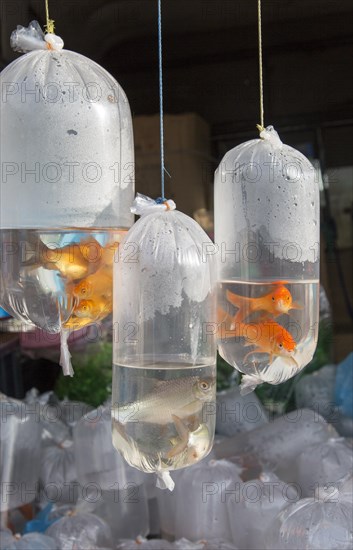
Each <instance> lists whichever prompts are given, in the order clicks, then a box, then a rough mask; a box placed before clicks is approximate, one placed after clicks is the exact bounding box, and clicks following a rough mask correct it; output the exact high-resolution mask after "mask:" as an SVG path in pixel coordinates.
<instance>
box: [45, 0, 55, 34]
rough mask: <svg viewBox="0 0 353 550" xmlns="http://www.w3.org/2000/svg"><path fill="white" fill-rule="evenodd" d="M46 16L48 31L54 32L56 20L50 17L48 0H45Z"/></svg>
mask: <svg viewBox="0 0 353 550" xmlns="http://www.w3.org/2000/svg"><path fill="white" fill-rule="evenodd" d="M45 16H46V19H47V24H46V25H45V29H46V32H48V33H50V34H54V20H53V19H50V17H49V5H48V0H45Z"/></svg>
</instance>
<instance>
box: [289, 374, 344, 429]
mask: <svg viewBox="0 0 353 550" xmlns="http://www.w3.org/2000/svg"><path fill="white" fill-rule="evenodd" d="M336 372H337V367H336V365H325V366H324V367H322V368H321V369H320V370H318V371H315V372H313V373H312V374H308V375H306V376H303V377H302V378H300V380H298V382H297V383H296V385H295V402H296V405H297V407H298V408H303V407H308V408H310V409H313V410H314V411H317V412H318V413H319V414H321V415H322V416H324V417H326V418H327V419H328V421H330V422H332V419H333V413H334V405H335V403H334V398H335V380H336Z"/></svg>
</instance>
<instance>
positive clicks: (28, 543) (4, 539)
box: [0, 531, 57, 550]
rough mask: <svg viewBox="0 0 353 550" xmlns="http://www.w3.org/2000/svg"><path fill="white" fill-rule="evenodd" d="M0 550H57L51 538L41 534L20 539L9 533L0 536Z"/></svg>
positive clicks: (29, 534) (28, 535) (18, 536)
mask: <svg viewBox="0 0 353 550" xmlns="http://www.w3.org/2000/svg"><path fill="white" fill-rule="evenodd" d="M0 550H57V544H56V542H55V540H54V539H53V538H52V537H49V536H47V535H42V534H41V533H28V534H27V535H24V536H23V537H21V536H20V535H15V536H13V535H12V533H11V531H10V532H9V533H7V532H6V533H5V534H3V531H1V534H0Z"/></svg>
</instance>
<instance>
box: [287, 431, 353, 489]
mask: <svg viewBox="0 0 353 550" xmlns="http://www.w3.org/2000/svg"><path fill="white" fill-rule="evenodd" d="M296 465H297V481H298V483H299V485H300V487H301V490H302V492H303V493H302V494H303V496H304V497H312V496H314V493H315V488H316V487H317V486H318V485H335V484H337V481H338V480H339V479H341V478H343V477H344V476H346V475H348V474H349V473H350V472H352V471H353V449H352V445H349V444H348V442H346V441H345V439H344V438H332V439H329V440H328V441H324V442H322V443H317V444H314V445H310V446H308V447H307V448H306V449H305V450H304V451H303V452H302V453H301V454H300V455H299V457H298V458H297V461H296Z"/></svg>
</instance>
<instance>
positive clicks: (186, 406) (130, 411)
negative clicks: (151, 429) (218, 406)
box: [112, 376, 216, 428]
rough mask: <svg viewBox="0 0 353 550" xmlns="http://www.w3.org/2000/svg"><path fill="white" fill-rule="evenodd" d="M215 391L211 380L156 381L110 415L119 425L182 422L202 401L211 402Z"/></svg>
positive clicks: (198, 378) (185, 378) (199, 408)
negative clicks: (132, 400) (174, 418)
mask: <svg viewBox="0 0 353 550" xmlns="http://www.w3.org/2000/svg"><path fill="white" fill-rule="evenodd" d="M215 389H216V378H215V377H213V378H211V377H205V378H202V377H198V376H191V377H190V376H182V377H181V378H178V379H176V380H159V381H156V383H155V384H154V387H153V388H152V389H151V391H150V392H149V393H147V395H145V396H144V397H143V398H142V399H141V400H137V401H135V402H134V403H129V404H128V405H121V406H118V407H116V408H115V409H114V410H113V413H112V414H113V417H114V419H115V420H116V421H118V422H119V423H121V424H126V423H128V422H149V423H152V424H159V425H161V426H163V425H165V424H168V423H173V422H174V420H173V416H175V417H178V418H179V419H181V420H183V419H185V418H187V417H190V416H193V415H195V414H197V413H199V412H200V411H201V408H202V404H203V403H204V402H207V401H211V400H212V399H214V397H215ZM179 428H180V425H179Z"/></svg>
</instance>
